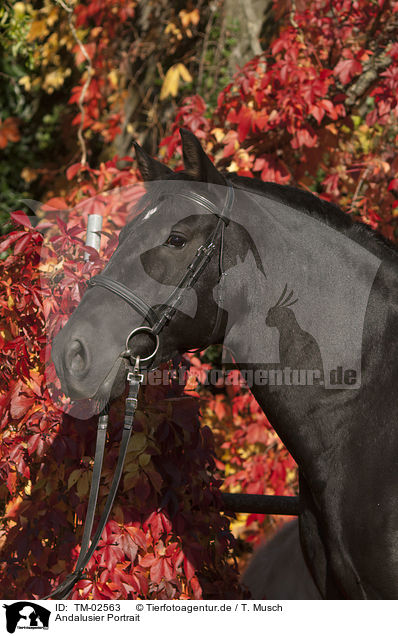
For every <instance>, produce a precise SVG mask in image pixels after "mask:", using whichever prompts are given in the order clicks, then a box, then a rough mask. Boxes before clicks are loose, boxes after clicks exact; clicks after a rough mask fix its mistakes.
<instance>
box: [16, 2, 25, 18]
mask: <svg viewBox="0 0 398 636" xmlns="http://www.w3.org/2000/svg"><path fill="white" fill-rule="evenodd" d="M13 9H14V13H15V15H16V16H18V17H20V16H22V15H24V14H25V3H24V2H16V3H15V4H14V6H13Z"/></svg>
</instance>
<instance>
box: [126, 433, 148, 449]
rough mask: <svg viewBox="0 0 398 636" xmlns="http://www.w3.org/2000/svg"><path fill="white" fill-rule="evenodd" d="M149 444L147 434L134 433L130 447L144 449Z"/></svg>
mask: <svg viewBox="0 0 398 636" xmlns="http://www.w3.org/2000/svg"><path fill="white" fill-rule="evenodd" d="M146 446H147V436H146V435H145V434H144V433H134V435H133V437H132V439H131V442H130V448H131V450H134V451H143V450H144V448H146Z"/></svg>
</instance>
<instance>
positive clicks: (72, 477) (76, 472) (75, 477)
mask: <svg viewBox="0 0 398 636" xmlns="http://www.w3.org/2000/svg"><path fill="white" fill-rule="evenodd" d="M82 472H83V470H82V469H81V468H76V470H73V471H72V472H71V474H70V475H69V479H68V490H70V489H71V488H72V486H74V485H75V483H76V482H77V481H78V480H79V479H80V475H81V474H82Z"/></svg>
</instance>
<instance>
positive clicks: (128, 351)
mask: <svg viewBox="0 0 398 636" xmlns="http://www.w3.org/2000/svg"><path fill="white" fill-rule="evenodd" d="M139 333H147V334H149V335H150V336H152V338H154V340H155V348H154V350H153V351H152V353H151V354H150V355H149V356H146V357H145V358H141V357H140V358H139V362H140V364H141V363H142V362H149V360H152V358H154V357H155V356H156V354H157V352H158V349H159V336H158V334H157V333H154V331H153V330H152V329H151V327H147V326H145V325H143V326H142V327H136V329H133V331H130V333H129V335H128V336H127V338H126V351H125V353H126V354H128V355H129V357H131V358H132V359H136V358H138V357H139V356H133V355H131V349H130V348H129V341H130V340H131V338H133V336H136V335H137V334H139Z"/></svg>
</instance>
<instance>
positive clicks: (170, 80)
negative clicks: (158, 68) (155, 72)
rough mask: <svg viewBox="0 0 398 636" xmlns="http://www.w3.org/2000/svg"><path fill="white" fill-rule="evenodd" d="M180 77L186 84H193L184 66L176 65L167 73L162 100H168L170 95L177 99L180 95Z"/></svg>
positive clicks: (161, 94)
mask: <svg viewBox="0 0 398 636" xmlns="http://www.w3.org/2000/svg"><path fill="white" fill-rule="evenodd" d="M180 77H181V78H182V79H183V80H184V81H185V82H192V76H191V74H190V72H189V71H188V69H187V68H186V66H184V64H181V63H179V64H174V65H173V66H171V67H170V68H169V70H168V71H167V73H166V75H165V78H164V80H163V85H162V90H161V91H160V99H161V100H162V99H166V97H168V96H169V95H172V97H175V96H176V95H177V93H178V88H179V84H180Z"/></svg>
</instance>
